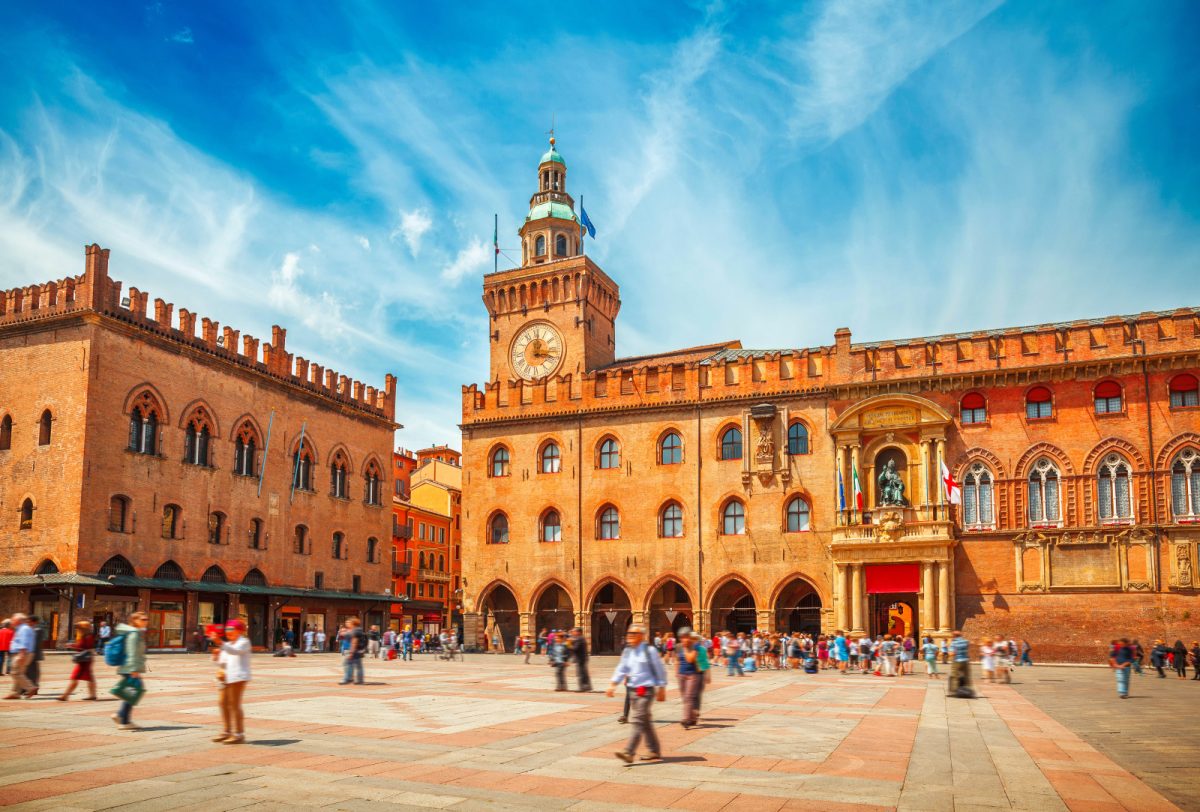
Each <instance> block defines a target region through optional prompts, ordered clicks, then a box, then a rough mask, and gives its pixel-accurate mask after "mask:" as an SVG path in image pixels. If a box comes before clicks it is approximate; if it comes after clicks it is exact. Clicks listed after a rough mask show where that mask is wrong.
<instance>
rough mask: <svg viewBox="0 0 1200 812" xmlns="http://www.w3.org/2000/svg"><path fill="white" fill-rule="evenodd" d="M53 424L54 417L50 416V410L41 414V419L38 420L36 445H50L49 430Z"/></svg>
mask: <svg viewBox="0 0 1200 812" xmlns="http://www.w3.org/2000/svg"><path fill="white" fill-rule="evenodd" d="M53 423H54V416H53V415H51V414H50V410H49V409H47V410H46V411H44V412H42V418H41V419H40V420H38V445H50V429H51V427H52V425H53Z"/></svg>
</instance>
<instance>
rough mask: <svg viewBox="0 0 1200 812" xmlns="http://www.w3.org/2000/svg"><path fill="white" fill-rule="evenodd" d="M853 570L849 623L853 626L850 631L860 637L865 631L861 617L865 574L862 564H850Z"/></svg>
mask: <svg viewBox="0 0 1200 812" xmlns="http://www.w3.org/2000/svg"><path fill="white" fill-rule="evenodd" d="M852 569H853V572H852V573H851V588H850V591H851V596H852V597H851V602H850V613H851V617H850V625H851V626H853V627H854V628H853V629H851V630H850V633H851V634H853V635H854V636H855V637H862V636H863V635H865V634H866V633H867V631H866V629H865V628H863V619H864V618H865V617H866V615H867V612H866V600H867V595H866V591H867V590H866V576H865V573H864V572H863V565H862V564H854V565H852Z"/></svg>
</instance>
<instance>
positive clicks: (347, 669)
mask: <svg viewBox="0 0 1200 812" xmlns="http://www.w3.org/2000/svg"><path fill="white" fill-rule="evenodd" d="M366 637H367V636H366V635H365V634H363V630H362V621H360V620H359V619H358V618H356V617H352V618H350V620H348V621H347V622H346V635H345V638H344V640H345V642H346V644H348V645H347V648H346V649H345V653H344V654H343V655H342V657H343V661H344V666H343V667H344V673H343V675H342V681H341V682H339V683H338V684H339V685H349V684H350V682H354V684H356V685H362V684H363V656H364V655H365V654H366V653H367V651H366V650H367V639H366Z"/></svg>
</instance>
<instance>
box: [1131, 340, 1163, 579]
mask: <svg viewBox="0 0 1200 812" xmlns="http://www.w3.org/2000/svg"><path fill="white" fill-rule="evenodd" d="M1129 343H1130V344H1131V345H1133V354H1134V355H1137V354H1138V353H1137V348H1138V347H1139V346H1140V347H1141V348H1142V391H1143V392H1144V394H1145V397H1146V442H1147V443H1148V444H1149V454H1150V458H1149V462H1150V521H1151V523H1152V528H1153V532H1154V555H1155V561H1154V565H1155V566H1154V589H1155V590H1156V591H1157V590H1158V589H1159V588H1160V587H1159V585H1160V583H1161V581H1160V579H1159V568H1160V567H1161V566H1162V564H1161V562H1162V550H1161V549H1160V547H1161V546H1162V536H1161V534H1160V533H1159V526H1158V471H1157V470H1155V454H1154V420H1153V416H1152V414H1151V412H1150V409H1151V406H1150V367H1149V365H1148V364H1147V363H1146V340H1145V339H1142V338H1134V339H1131V340H1130V342H1129Z"/></svg>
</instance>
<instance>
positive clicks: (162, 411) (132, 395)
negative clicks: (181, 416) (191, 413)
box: [121, 381, 171, 426]
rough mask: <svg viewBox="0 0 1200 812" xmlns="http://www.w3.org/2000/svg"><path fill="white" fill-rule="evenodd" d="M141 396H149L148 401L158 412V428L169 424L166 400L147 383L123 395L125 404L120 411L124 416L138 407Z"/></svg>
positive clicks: (144, 382) (169, 416) (169, 418)
mask: <svg viewBox="0 0 1200 812" xmlns="http://www.w3.org/2000/svg"><path fill="white" fill-rule="evenodd" d="M142 395H149V396H150V400H151V401H152V402H153V405H154V407H155V408H156V409H157V410H158V418H159V419H158V423H159V425H160V426H161V425H166V424H168V423H170V422H171V415H170V411H169V410H168V409H167V399H166V398H164V397H163V395H162V392H159V391H158V388H157V387H156V386H154V384H152V383H150V382H149V381H143V382H141V383H139V384H138V385H137V386H135V387H133V388H132V389H130V390H129V392H128V394H126V395H125V403H124V404H123V405H122V407H121V411H122V412H123V413H124V414H132V413H133V408H134V407H135V406H137V405H138V403H139V401H140V400H141V398H142Z"/></svg>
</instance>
